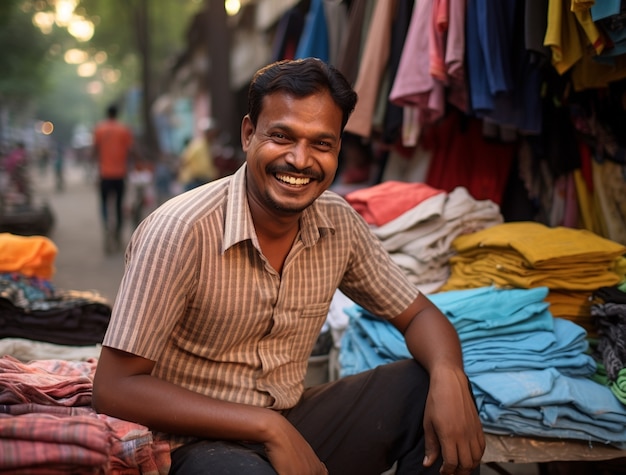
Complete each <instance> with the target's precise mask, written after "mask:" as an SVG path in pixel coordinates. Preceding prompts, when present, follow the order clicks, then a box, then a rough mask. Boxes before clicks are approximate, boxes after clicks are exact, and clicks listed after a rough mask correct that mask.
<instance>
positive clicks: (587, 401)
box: [470, 368, 626, 447]
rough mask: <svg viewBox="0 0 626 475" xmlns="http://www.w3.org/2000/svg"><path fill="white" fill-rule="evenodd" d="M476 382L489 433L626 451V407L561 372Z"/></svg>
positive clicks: (497, 375) (492, 375) (495, 375)
mask: <svg viewBox="0 0 626 475" xmlns="http://www.w3.org/2000/svg"><path fill="white" fill-rule="evenodd" d="M470 379H471V382H472V387H473V389H474V393H475V394H476V398H477V401H479V414H480V417H481V421H482V422H483V426H484V428H485V430H486V431H488V432H491V433H497V434H517V435H530V436H540V437H563V438H570V439H582V440H589V441H597V442H602V443H613V444H616V445H619V446H622V447H626V407H624V406H623V405H622V404H621V403H620V402H619V401H618V400H617V398H615V396H614V395H613V393H612V392H611V390H610V389H609V388H608V387H606V386H603V385H601V384H598V383H596V382H594V381H591V380H590V379H587V378H580V377H569V376H565V375H563V374H561V373H559V371H557V370H556V369H555V368H546V369H544V370H539V371H534V370H529V371H515V372H487V373H483V374H480V375H474V376H473V377H472V378H470Z"/></svg>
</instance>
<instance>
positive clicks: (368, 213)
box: [346, 180, 444, 226]
mask: <svg viewBox="0 0 626 475" xmlns="http://www.w3.org/2000/svg"><path fill="white" fill-rule="evenodd" d="M439 193H444V190H440V189H438V188H433V187H431V186H429V185H426V184H425V183H408V182H402V181H394V180H389V181H384V182H382V183H379V184H377V185H373V186H370V187H367V188H362V189H359V190H356V191H353V192H351V193H348V194H347V195H346V201H347V202H348V203H350V204H351V205H352V207H353V208H354V209H355V210H356V211H357V212H358V213H359V214H360V215H361V216H362V217H363V218H364V219H365V221H367V223H368V224H372V225H375V226H382V225H383V224H386V223H388V222H389V221H392V220H394V219H395V218H397V217H398V216H400V215H402V214H403V213H406V212H407V211H409V210H410V209H412V208H414V207H415V206H417V205H419V204H420V203H421V202H422V201H424V200H427V199H428V198H430V197H431V196H434V195H438V194H439Z"/></svg>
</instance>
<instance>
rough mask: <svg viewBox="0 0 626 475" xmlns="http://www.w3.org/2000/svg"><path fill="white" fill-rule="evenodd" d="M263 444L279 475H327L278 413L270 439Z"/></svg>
mask: <svg viewBox="0 0 626 475" xmlns="http://www.w3.org/2000/svg"><path fill="white" fill-rule="evenodd" d="M264 444H265V452H266V453H267V455H268V457H269V459H270V462H271V463H272V466H273V467H274V470H276V472H278V474H279V475H328V470H327V469H326V466H325V465H324V464H323V463H322V462H321V460H320V459H319V458H318V457H317V455H316V454H315V452H314V451H313V449H312V448H311V446H310V445H309V444H308V442H307V441H306V440H305V439H304V437H302V435H301V434H300V433H299V432H298V430H297V429H296V428H295V427H294V426H293V425H291V423H290V422H289V421H288V420H287V419H285V418H284V417H283V416H281V415H279V414H278V413H276V422H275V423H273V424H272V430H271V434H270V438H269V439H268V440H266V441H264Z"/></svg>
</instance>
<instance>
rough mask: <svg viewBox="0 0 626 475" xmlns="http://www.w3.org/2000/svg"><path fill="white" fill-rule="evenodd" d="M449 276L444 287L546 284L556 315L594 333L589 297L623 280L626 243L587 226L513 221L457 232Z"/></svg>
mask: <svg viewBox="0 0 626 475" xmlns="http://www.w3.org/2000/svg"><path fill="white" fill-rule="evenodd" d="M452 247H453V248H454V249H455V250H456V252H457V255H455V256H452V257H451V258H450V262H449V264H450V278H449V279H448V281H447V282H446V283H445V285H443V286H442V287H441V290H457V289H469V288H474V287H483V286H490V285H495V286H498V287H503V288H507V287H508V288H524V289H529V288H533V287H539V286H545V287H548V288H549V290H550V291H549V293H548V295H547V297H546V299H547V301H548V302H550V311H551V313H552V315H553V316H555V317H561V318H565V319H569V320H572V321H573V322H575V323H577V324H579V325H581V326H582V327H583V328H585V330H587V332H588V334H589V335H591V336H595V334H596V327H595V324H594V322H593V319H592V317H591V308H590V307H591V304H590V297H591V294H592V292H593V291H595V290H597V289H599V288H600V287H605V286H612V285H616V284H618V283H619V282H620V281H621V279H622V278H623V275H620V272H619V271H618V269H619V268H620V266H619V263H620V262H621V261H622V260H623V259H624V257H623V256H624V255H625V254H626V246H624V245H622V244H619V243H616V242H613V241H611V240H609V239H605V238H603V237H600V236H598V235H597V234H594V233H592V232H590V231H586V230H583V229H573V228H567V227H548V226H546V225H544V224H541V223H537V222H511V223H502V224H498V225H496V226H491V227H489V228H486V229H483V230H480V231H477V232H474V233H471V234H465V235H462V236H458V237H457V238H455V240H454V241H453V242H452Z"/></svg>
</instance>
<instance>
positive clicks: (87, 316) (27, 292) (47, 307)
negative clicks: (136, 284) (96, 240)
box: [0, 233, 111, 360]
mask: <svg viewBox="0 0 626 475" xmlns="http://www.w3.org/2000/svg"><path fill="white" fill-rule="evenodd" d="M56 255H57V248H56V246H55V244H54V243H53V242H52V241H51V240H50V239H49V238H47V237H45V236H18V235H14V234H10V233H0V319H1V320H2V323H3V324H2V326H0V347H1V348H4V349H6V348H9V347H10V348H15V347H17V346H19V347H21V348H25V347H27V346H28V342H37V343H46V344H48V345H49V347H51V349H52V352H53V354H61V353H63V351H61V350H62V348H55V346H59V347H63V348H64V349H70V347H75V348H79V349H85V348H86V347H89V348H90V350H91V351H90V352H89V356H87V357H95V356H97V355H98V354H99V344H100V342H101V341H102V338H103V337H104V333H105V331H106V328H107V325H108V323H109V319H110V316H111V305H110V304H109V302H108V301H106V300H105V299H104V298H102V297H101V296H100V295H99V294H98V293H96V292H93V291H73V290H59V289H56V288H55V286H54V285H53V284H52V277H53V275H54V265H55V258H56ZM16 344H17V345H16ZM40 346H41V345H40ZM3 354H7V353H6V351H5V352H4V353H3ZM11 354H13V353H11ZM13 356H18V357H19V356H20V355H15V354H13ZM40 356H43V355H40ZM19 359H22V360H28V359H30V358H22V357H20V358H19Z"/></svg>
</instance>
